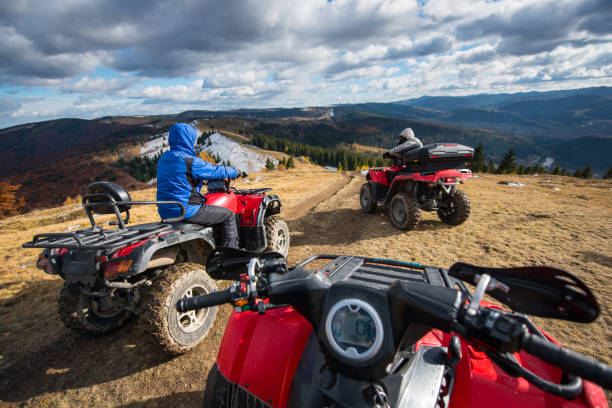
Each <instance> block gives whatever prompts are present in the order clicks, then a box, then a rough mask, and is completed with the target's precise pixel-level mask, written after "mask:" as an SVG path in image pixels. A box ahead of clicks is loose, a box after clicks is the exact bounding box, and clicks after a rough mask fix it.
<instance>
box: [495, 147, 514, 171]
mask: <svg viewBox="0 0 612 408" xmlns="http://www.w3.org/2000/svg"><path fill="white" fill-rule="evenodd" d="M515 170H516V161H515V159H514V149H510V150H508V151H507V152H506V154H504V157H502V159H501V161H500V162H499V166H498V167H497V173H498V174H505V173H512V172H514V171H515Z"/></svg>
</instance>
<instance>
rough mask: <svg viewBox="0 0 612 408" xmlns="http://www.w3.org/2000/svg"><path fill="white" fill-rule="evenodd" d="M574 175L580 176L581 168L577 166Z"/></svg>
mask: <svg viewBox="0 0 612 408" xmlns="http://www.w3.org/2000/svg"><path fill="white" fill-rule="evenodd" d="M574 177H582V169H581V168H577V169H576V171H575V172H574Z"/></svg>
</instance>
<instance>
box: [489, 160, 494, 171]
mask: <svg viewBox="0 0 612 408" xmlns="http://www.w3.org/2000/svg"><path fill="white" fill-rule="evenodd" d="M487 173H495V164H494V163H493V160H489V164H487Z"/></svg>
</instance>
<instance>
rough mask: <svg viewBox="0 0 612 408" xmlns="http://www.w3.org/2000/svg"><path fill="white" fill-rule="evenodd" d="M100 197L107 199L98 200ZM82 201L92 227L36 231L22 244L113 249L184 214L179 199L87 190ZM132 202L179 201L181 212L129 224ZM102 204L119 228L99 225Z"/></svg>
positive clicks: (163, 227)
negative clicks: (118, 195)
mask: <svg viewBox="0 0 612 408" xmlns="http://www.w3.org/2000/svg"><path fill="white" fill-rule="evenodd" d="M128 198H129V196H128ZM101 199H102V200H105V201H99V200H101ZM82 204H83V208H84V209H85V213H86V214H87V217H88V218H89V222H90V223H91V228H87V229H81V230H78V231H73V232H51V233H43V234H37V235H35V236H34V239H32V241H30V242H26V243H25V244H23V245H22V247H23V248H67V249H90V250H112V249H115V248H120V247H122V246H125V245H127V244H130V243H133V242H138V241H141V240H143V239H146V238H149V237H151V236H154V235H157V234H160V233H162V232H164V231H167V230H169V229H170V228H171V225H170V223H174V222H179V221H182V220H183V218H185V206H184V205H183V204H182V203H181V202H179V201H131V200H128V201H118V200H115V199H114V198H113V196H112V195H111V194H109V193H105V192H96V193H91V194H86V195H85V196H84V197H83V201H82ZM132 205H178V206H179V207H180V209H181V214H180V215H179V216H178V217H175V218H168V219H164V220H162V222H161V223H152V224H142V225H135V226H133V227H126V226H125V224H127V223H128V222H129V219H130V211H129V208H130V207H131V206H132ZM100 207H102V208H103V210H102V211H101V212H102V213H104V214H114V215H115V217H116V218H117V221H113V222H111V223H110V225H116V226H117V227H118V228H117V229H107V230H105V229H104V228H103V227H102V226H100V225H96V220H95V219H94V213H95V211H94V210H95V208H100ZM109 207H110V208H109ZM109 210H110V211H109ZM121 212H125V213H126V216H125V219H123V217H122V215H121Z"/></svg>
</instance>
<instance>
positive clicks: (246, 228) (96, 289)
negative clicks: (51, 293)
mask: <svg viewBox="0 0 612 408" xmlns="http://www.w3.org/2000/svg"><path fill="white" fill-rule="evenodd" d="M269 190H270V189H269V188H268V189H251V190H235V189H233V188H231V187H230V185H229V182H228V181H223V180H220V181H211V182H209V194H207V195H206V198H207V202H208V204H213V205H217V206H222V207H225V208H228V209H230V210H231V211H232V212H233V213H235V214H236V217H237V224H238V226H239V227H238V230H239V231H238V232H239V236H240V245H241V246H242V247H243V248H246V249H249V250H251V251H274V252H279V253H281V254H283V255H286V254H287V252H288V250H289V230H288V228H287V224H286V223H285V222H284V221H283V220H282V218H280V216H279V213H280V210H281V202H280V199H279V198H278V197H277V196H275V195H267V194H266V192H267V191H269ZM145 204H160V205H179V206H180V207H181V209H182V214H183V216H184V213H185V209H184V207H183V206H182V205H181V204H180V203H178V202H175V201H167V202H155V201H141V202H136V201H131V199H130V195H129V194H128V192H127V191H126V190H124V189H123V188H122V187H120V186H118V185H116V184H113V183H108V182H97V183H93V184H91V185H90V186H88V188H87V195H85V196H84V197H83V207H84V208H85V211H86V213H87V216H88V217H89V220H90V222H91V228H87V229H81V230H78V231H74V232H62V233H47V234H38V235H36V236H35V237H34V239H33V240H32V241H30V242H27V243H25V244H23V247H24V248H44V250H43V252H42V253H41V254H40V256H39V259H38V262H37V267H38V268H39V269H42V270H43V271H45V272H47V273H49V274H54V275H59V276H61V277H62V278H63V279H64V280H65V281H66V282H65V284H64V288H63V289H62V291H61V293H60V297H59V300H58V310H59V315H60V318H61V320H62V321H63V322H64V324H65V325H66V327H68V328H70V329H73V330H75V331H77V332H79V333H83V334H88V335H100V334H105V333H108V332H110V331H112V330H115V329H117V328H119V327H120V326H121V325H123V324H124V323H125V322H126V321H127V320H129V319H130V318H131V317H132V316H133V315H134V314H139V315H140V320H141V323H142V325H143V326H144V327H145V328H146V329H147V330H148V331H149V332H150V333H151V334H152V335H153V337H154V338H155V340H156V341H157V343H159V345H160V346H161V347H162V348H163V349H164V350H166V351H168V352H170V353H173V354H178V353H184V352H186V351H188V350H190V349H191V348H193V347H195V346H196V345H197V344H198V343H200V342H201V341H202V339H203V338H204V337H205V336H206V334H207V333H208V331H209V329H210V327H211V326H212V324H213V322H214V320H215V316H216V313H217V310H216V308H211V309H207V310H204V311H199V312H187V313H179V312H177V310H176V308H175V304H176V302H177V301H178V300H179V299H181V298H183V297H191V296H197V295H202V294H206V293H212V292H214V291H215V290H216V285H215V282H214V281H213V280H212V279H211V278H210V276H209V275H208V274H207V273H206V268H205V267H204V265H205V264H206V259H207V257H208V254H209V253H210V251H212V250H213V249H214V248H215V247H216V240H215V235H216V233H215V231H214V230H213V228H211V227H203V226H201V225H196V224H190V223H186V222H182V219H183V216H180V217H178V218H174V219H167V220H163V221H161V222H154V223H148V224H140V225H131V226H126V224H127V223H128V221H129V210H130V208H131V206H133V205H145ZM94 212H95V213H98V214H115V216H116V221H114V222H113V223H111V224H114V225H117V226H118V228H117V229H104V228H103V227H102V226H100V225H97V224H96V221H95V219H94ZM122 213H125V214H126V216H125V219H123V216H122Z"/></svg>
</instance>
